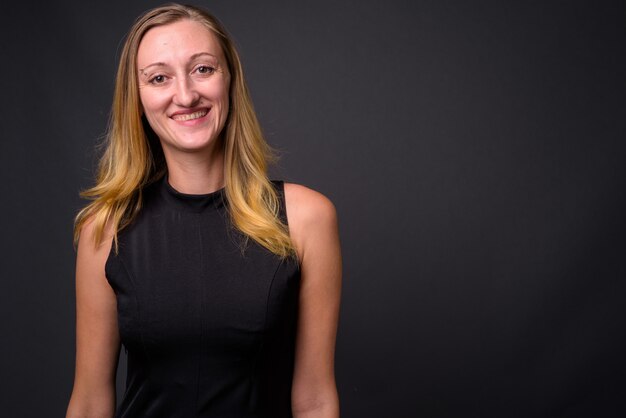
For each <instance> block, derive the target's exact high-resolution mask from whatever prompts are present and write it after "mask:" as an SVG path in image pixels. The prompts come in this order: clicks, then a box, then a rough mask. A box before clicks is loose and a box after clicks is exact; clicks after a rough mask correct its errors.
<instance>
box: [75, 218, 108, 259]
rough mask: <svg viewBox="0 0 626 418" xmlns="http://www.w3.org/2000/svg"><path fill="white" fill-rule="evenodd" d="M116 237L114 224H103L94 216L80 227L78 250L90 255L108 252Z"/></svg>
mask: <svg viewBox="0 0 626 418" xmlns="http://www.w3.org/2000/svg"><path fill="white" fill-rule="evenodd" d="M114 235H115V230H114V228H113V225H112V222H110V221H109V222H106V223H104V224H102V223H101V222H98V219H97V216H94V215H92V216H90V217H89V218H87V219H85V221H84V222H83V223H82V225H81V227H80V232H79V239H78V250H79V252H80V251H81V250H82V252H83V253H89V254H95V253H98V252H107V248H110V246H111V243H112V241H113V236H114Z"/></svg>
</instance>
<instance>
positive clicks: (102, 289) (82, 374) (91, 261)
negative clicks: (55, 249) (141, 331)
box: [66, 223, 120, 418]
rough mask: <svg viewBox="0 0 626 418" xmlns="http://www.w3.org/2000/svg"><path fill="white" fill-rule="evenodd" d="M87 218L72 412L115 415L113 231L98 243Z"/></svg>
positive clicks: (83, 416) (89, 417) (96, 417)
mask: <svg viewBox="0 0 626 418" xmlns="http://www.w3.org/2000/svg"><path fill="white" fill-rule="evenodd" d="M92 237H93V225H92V224H91V223H86V224H85V226H84V227H83V229H82V231H81V234H80V240H79V243H78V252H77V258H76V371H75V375H74V388H73V390H72V396H71V397H70V401H69V405H68V408H67V415H66V418H79V417H80V418H105V417H107V418H110V417H113V415H114V413H115V373H116V370H117V361H118V356H119V350H120V340H119V333H118V328H117V301H116V298H115V293H114V292H113V289H112V288H111V286H110V285H109V283H108V282H107V279H106V276H105V273H104V265H105V263H106V260H107V257H108V255H109V251H110V249H111V241H112V232H111V231H110V230H105V239H104V240H103V242H102V244H100V245H99V246H98V247H95V246H94V244H93V239H92Z"/></svg>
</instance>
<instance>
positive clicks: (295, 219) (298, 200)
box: [285, 183, 337, 229]
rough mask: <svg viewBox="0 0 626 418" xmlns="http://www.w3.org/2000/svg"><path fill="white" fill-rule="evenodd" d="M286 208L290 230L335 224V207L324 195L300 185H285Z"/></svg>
mask: <svg viewBox="0 0 626 418" xmlns="http://www.w3.org/2000/svg"><path fill="white" fill-rule="evenodd" d="M285 206H286V207H287V216H288V221H289V226H290V228H296V229H299V228H306V227H307V226H310V225H312V224H313V225H318V226H319V224H320V223H323V224H326V223H335V222H336V221H337V211H336V209H335V205H334V204H333V202H331V201H330V199H328V198H327V197H326V196H324V195H323V194H322V193H320V192H317V191H315V190H313V189H310V188H308V187H305V186H302V185H300V184H294V183H285Z"/></svg>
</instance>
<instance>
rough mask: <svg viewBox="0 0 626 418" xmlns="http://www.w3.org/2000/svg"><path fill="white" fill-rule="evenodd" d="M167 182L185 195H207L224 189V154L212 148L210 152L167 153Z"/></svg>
mask: <svg viewBox="0 0 626 418" xmlns="http://www.w3.org/2000/svg"><path fill="white" fill-rule="evenodd" d="M164 154H165V160H166V163H167V171H168V174H167V175H168V182H169V184H170V186H172V187H173V188H174V189H175V190H177V191H179V192H180V193H185V194H208V193H212V192H214V191H216V190H219V189H221V188H222V187H224V152H223V149H222V147H219V146H216V147H213V149H212V150H211V152H207V153H199V152H198V153H195V152H176V153H173V152H167V151H165V150H164Z"/></svg>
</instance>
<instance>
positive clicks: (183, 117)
mask: <svg viewBox="0 0 626 418" xmlns="http://www.w3.org/2000/svg"><path fill="white" fill-rule="evenodd" d="M207 113H208V110H199V111H197V112H193V113H188V114H186V115H175V116H173V117H172V119H174V120H180V121H186V120H193V119H198V118H201V117H203V116H204V115H206V114H207Z"/></svg>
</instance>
